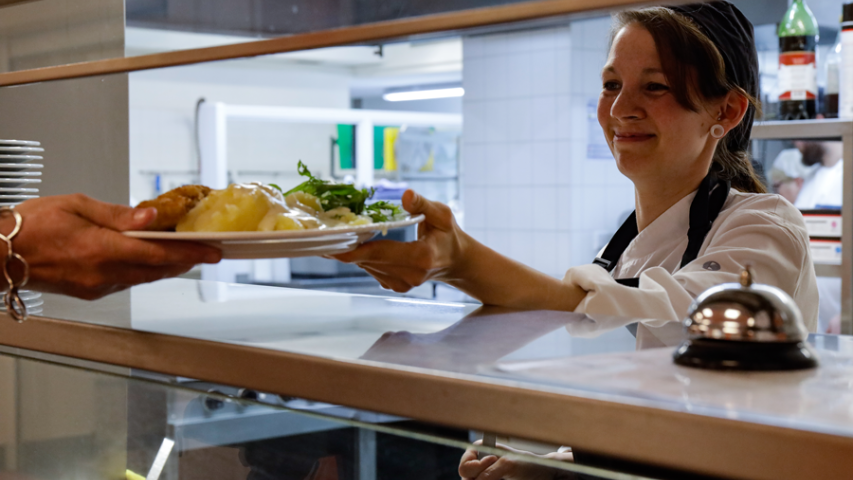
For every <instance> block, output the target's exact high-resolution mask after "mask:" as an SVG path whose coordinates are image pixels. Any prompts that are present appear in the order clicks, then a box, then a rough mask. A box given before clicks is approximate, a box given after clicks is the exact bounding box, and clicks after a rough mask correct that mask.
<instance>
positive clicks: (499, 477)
mask: <svg viewBox="0 0 853 480" xmlns="http://www.w3.org/2000/svg"><path fill="white" fill-rule="evenodd" d="M474 443H475V444H480V443H482V442H481V441H480V440H478V441H476V442H474ZM498 448H500V449H502V450H507V451H509V452H512V453H518V454H522V455H530V456H534V457H540V458H547V459H551V460H559V461H567V462H570V461H572V454H571V453H557V452H554V453H549V454H547V455H535V454H533V453H530V452H525V451H522V450H517V449H514V448H512V447H508V446H506V445H500V444H498ZM459 476H460V477H462V480H555V479H563V478H572V477H573V475H571V474H569V473H568V472H563V471H561V470H558V469H556V468H552V467H546V466H544V465H537V464H533V463H529V462H524V461H521V460H518V459H514V458H509V457H497V456H495V455H488V456H486V457H484V458H483V459H482V460H478V459H477V451H476V450H474V449H468V450H466V451H465V453H464V454H463V455H462V459H461V460H459Z"/></svg>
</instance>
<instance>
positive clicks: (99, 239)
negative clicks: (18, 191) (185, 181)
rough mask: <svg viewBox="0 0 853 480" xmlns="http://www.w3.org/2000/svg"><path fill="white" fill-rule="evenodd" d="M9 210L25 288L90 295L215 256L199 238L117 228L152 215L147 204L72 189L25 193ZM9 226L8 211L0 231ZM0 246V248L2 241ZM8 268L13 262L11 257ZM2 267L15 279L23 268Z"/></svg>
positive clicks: (135, 225)
mask: <svg viewBox="0 0 853 480" xmlns="http://www.w3.org/2000/svg"><path fill="white" fill-rule="evenodd" d="M15 210H16V211H17V212H18V213H20V215H21V217H22V223H21V228H20V232H19V233H18V234H17V235H16V236H15V237H14V239H13V240H12V251H13V252H15V253H17V254H19V255H20V256H21V257H23V258H24V260H25V261H26V262H27V264H28V265H29V282H28V283H27V284H26V288H27V289H28V290H37V291H40V292H51V293H61V294H65V295H71V296H74V297H78V298H83V299H87V300H94V299H97V298H100V297H103V296H105V295H108V294H110V293H114V292H117V291H119V290H124V289H126V288H128V287H130V286H133V285H137V284H140V283H147V282H153V281H156V280H160V279H163V278H168V277H175V276H177V275H180V274H182V273H185V272H187V271H188V270H189V269H191V268H192V267H193V266H194V265H196V264H199V263H217V262H219V260H220V259H221V258H222V254H221V252H220V251H219V250H218V249H216V248H213V247H210V246H207V245H203V244H200V243H193V242H179V241H175V242H166V241H156V242H154V241H147V240H139V239H135V238H130V237H127V236H125V235H122V233H121V232H124V231H128V230H143V229H145V227H146V226H147V225H148V224H150V223H151V222H152V221H154V218H155V217H156V216H157V211H156V210H155V209H153V208H143V209H134V208H131V207H127V206H123V205H115V204H111V203H105V202H101V201H98V200H95V199H92V198H90V197H87V196H85V195H82V194H74V195H57V196H50V197H43V198H36V199H32V200H27V201H26V202H23V203H21V204H20V205H17V206H15ZM14 228H15V219H14V217H13V216H12V215H9V214H4V215H3V216H2V217H0V233H2V234H4V235H9V234H10V233H11V232H12V230H13V229H14ZM0 248H2V249H3V252H4V253H5V251H6V246H5V244H4V243H3V242H0ZM12 267H14V268H16V269H17V268H18V267H19V265H17V262H14V263H13V265H12V266H10V268H12ZM10 273H12V275H13V277H14V278H15V279H18V278H22V277H21V275H23V271H21V270H20V269H18V270H17V271H13V272H10ZM2 290H5V288H3V289H2Z"/></svg>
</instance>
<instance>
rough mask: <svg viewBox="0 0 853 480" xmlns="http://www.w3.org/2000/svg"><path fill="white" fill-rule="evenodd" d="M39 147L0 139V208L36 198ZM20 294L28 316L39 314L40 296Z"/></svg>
mask: <svg viewBox="0 0 853 480" xmlns="http://www.w3.org/2000/svg"><path fill="white" fill-rule="evenodd" d="M40 145H41V144H40V143H39V142H33V141H30V140H0V206H14V205H17V204H19V203H21V202H24V201H25V200H29V199H31V198H37V197H38V196H39V195H38V193H39V188H38V187H39V184H40V183H41V170H42V168H44V165H42V163H41V160H42V159H43V158H44V157H42V154H43V152H44V149H43V148H41V146H40ZM4 233H8V232H4ZM0 280H2V276H0ZM3 281H4V282H5V280H3ZM20 295H21V300H23V301H24V305H26V306H27V311H28V312H29V314H31V315H37V314H39V313H41V312H42V305H43V304H44V300H42V298H41V294H40V293H38V292H32V291H26V290H22V291H21V292H20ZM0 309H2V303H0Z"/></svg>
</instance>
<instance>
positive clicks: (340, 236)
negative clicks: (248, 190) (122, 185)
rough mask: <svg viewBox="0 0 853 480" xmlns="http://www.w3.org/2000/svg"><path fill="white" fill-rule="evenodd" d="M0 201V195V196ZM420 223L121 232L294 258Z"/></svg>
mask: <svg viewBox="0 0 853 480" xmlns="http://www.w3.org/2000/svg"><path fill="white" fill-rule="evenodd" d="M0 198H2V196H0ZM423 220H424V216H423V215H418V216H416V217H410V218H407V219H405V220H399V221H396V222H385V223H374V224H370V225H358V226H354V227H338V228H327V229H323V230H288V231H278V232H148V231H132V232H124V234H125V235H127V236H129V237H133V238H143V239H146V240H191V241H195V242H201V243H206V244H208V245H211V246H213V247H216V248H218V249H220V250H222V258H239V259H251V258H295V257H310V256H314V255H333V254H336V253H344V252H348V251H350V250H352V249H354V248H355V247H357V246H359V245H361V244H362V243H364V242H366V241H368V240H370V239H371V238H373V237H374V236H375V235H376V234H377V233H379V232H381V231H388V230H393V229H395V228H402V227H408V226H410V225H415V224H417V223H420V222H422V221H423Z"/></svg>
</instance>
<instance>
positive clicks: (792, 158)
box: [768, 148, 812, 204]
mask: <svg viewBox="0 0 853 480" xmlns="http://www.w3.org/2000/svg"><path fill="white" fill-rule="evenodd" d="M802 159H803V154H802V153H800V151H799V150H797V149H796V148H786V149H785V150H782V151H781V152H779V155H777V156H776V159H775V160H774V161H773V166H772V167H771V168H770V172H769V174H768V177H769V179H770V184H771V185H772V186H773V191H774V192H776V193H778V194H779V195H782V197H784V198H785V200H787V201H789V202H791V203H792V204H793V203H794V202H796V201H797V196H798V195H799V194H800V190H802V188H803V183H804V182H805V179H806V177H808V176H809V175H811V173H812V169H811V168H810V167H807V166H805V165H804V164H803V162H802Z"/></svg>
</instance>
